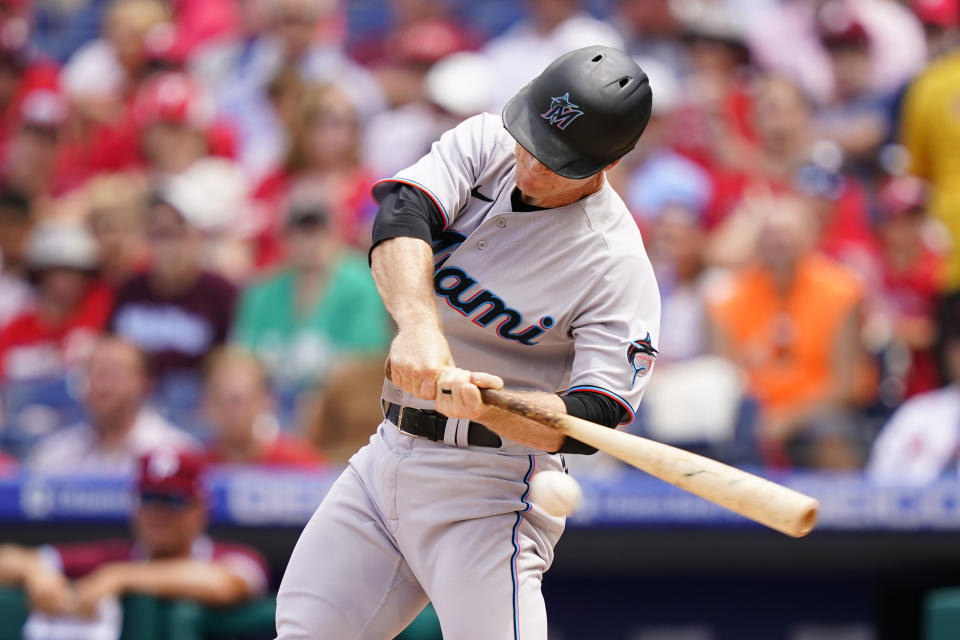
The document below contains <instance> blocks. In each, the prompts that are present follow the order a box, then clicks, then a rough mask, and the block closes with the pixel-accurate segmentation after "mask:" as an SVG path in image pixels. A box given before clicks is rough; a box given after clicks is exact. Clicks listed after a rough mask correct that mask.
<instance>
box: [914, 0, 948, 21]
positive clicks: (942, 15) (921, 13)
mask: <svg viewBox="0 0 960 640" xmlns="http://www.w3.org/2000/svg"><path fill="white" fill-rule="evenodd" d="M910 4H911V8H912V9H913V12H914V13H915V14H917V17H918V18H920V22H922V23H923V24H926V25H934V26H938V27H955V26H958V25H960V0H913V2H911V3H910Z"/></svg>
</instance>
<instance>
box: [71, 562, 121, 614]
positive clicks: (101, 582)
mask: <svg viewBox="0 0 960 640" xmlns="http://www.w3.org/2000/svg"><path fill="white" fill-rule="evenodd" d="M121 578H122V572H121V571H120V570H119V567H117V566H112V565H104V566H102V567H100V568H99V569H97V570H95V571H94V572H93V573H91V574H89V575H88V576H86V577H85V578H82V579H81V580H78V581H77V582H76V583H75V585H74V588H75V589H76V593H77V608H76V613H77V615H80V616H83V617H86V618H92V617H94V616H95V615H96V613H97V606H98V605H99V604H100V601H101V600H102V599H103V598H107V597H110V596H119V595H120V594H121V593H122V592H123V584H122V581H121Z"/></svg>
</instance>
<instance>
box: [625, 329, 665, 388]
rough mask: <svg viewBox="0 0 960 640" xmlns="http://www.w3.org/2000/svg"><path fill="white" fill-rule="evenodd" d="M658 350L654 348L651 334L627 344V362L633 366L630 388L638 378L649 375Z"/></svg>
mask: <svg viewBox="0 0 960 640" xmlns="http://www.w3.org/2000/svg"><path fill="white" fill-rule="evenodd" d="M657 353H658V351H657V350H656V349H654V348H653V344H652V341H651V339H650V334H649V333H648V334H647V337H646V338H644V339H642V340H631V341H630V344H629V345H627V362H629V363H630V366H631V367H633V379H632V380H631V381H630V388H631V389H632V388H633V385H635V384H636V383H637V378H638V377H641V376H645V375H647V372H648V371H650V367H652V366H653V361H654V359H655V358H656V357H657Z"/></svg>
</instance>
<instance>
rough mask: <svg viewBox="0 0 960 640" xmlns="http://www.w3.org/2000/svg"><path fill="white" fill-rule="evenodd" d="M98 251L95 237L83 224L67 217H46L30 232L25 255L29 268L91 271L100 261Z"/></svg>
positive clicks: (32, 269)
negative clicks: (47, 219)
mask: <svg viewBox="0 0 960 640" xmlns="http://www.w3.org/2000/svg"><path fill="white" fill-rule="evenodd" d="M97 254H98V249H97V241H96V239H95V238H94V237H93V234H92V233H90V230H89V229H87V227H86V225H83V224H81V223H79V222H73V221H70V220H49V221H46V222H41V223H40V224H38V225H37V226H36V227H35V228H34V229H33V231H31V232H30V236H29V238H27V248H26V252H25V256H24V257H25V258H26V263H27V267H28V268H29V269H30V270H31V271H42V270H44V269H77V270H79V271H93V270H95V269H96V268H97V266H98V265H99V259H98V255H97Z"/></svg>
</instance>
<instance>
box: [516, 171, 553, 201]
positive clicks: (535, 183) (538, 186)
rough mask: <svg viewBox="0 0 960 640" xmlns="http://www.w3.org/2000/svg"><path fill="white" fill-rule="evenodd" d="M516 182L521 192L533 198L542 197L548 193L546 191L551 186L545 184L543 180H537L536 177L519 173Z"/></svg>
mask: <svg viewBox="0 0 960 640" xmlns="http://www.w3.org/2000/svg"><path fill="white" fill-rule="evenodd" d="M516 182H517V188H519V189H520V192H521V193H523V194H524V195H525V196H529V197H531V198H542V197H543V196H544V195H547V194H546V193H545V192H546V191H547V189H548V188H549V185H545V184H544V183H543V182H542V181H540V180H537V179H536V178H533V177H531V176H527V175H524V174H521V173H517V176H516Z"/></svg>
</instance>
